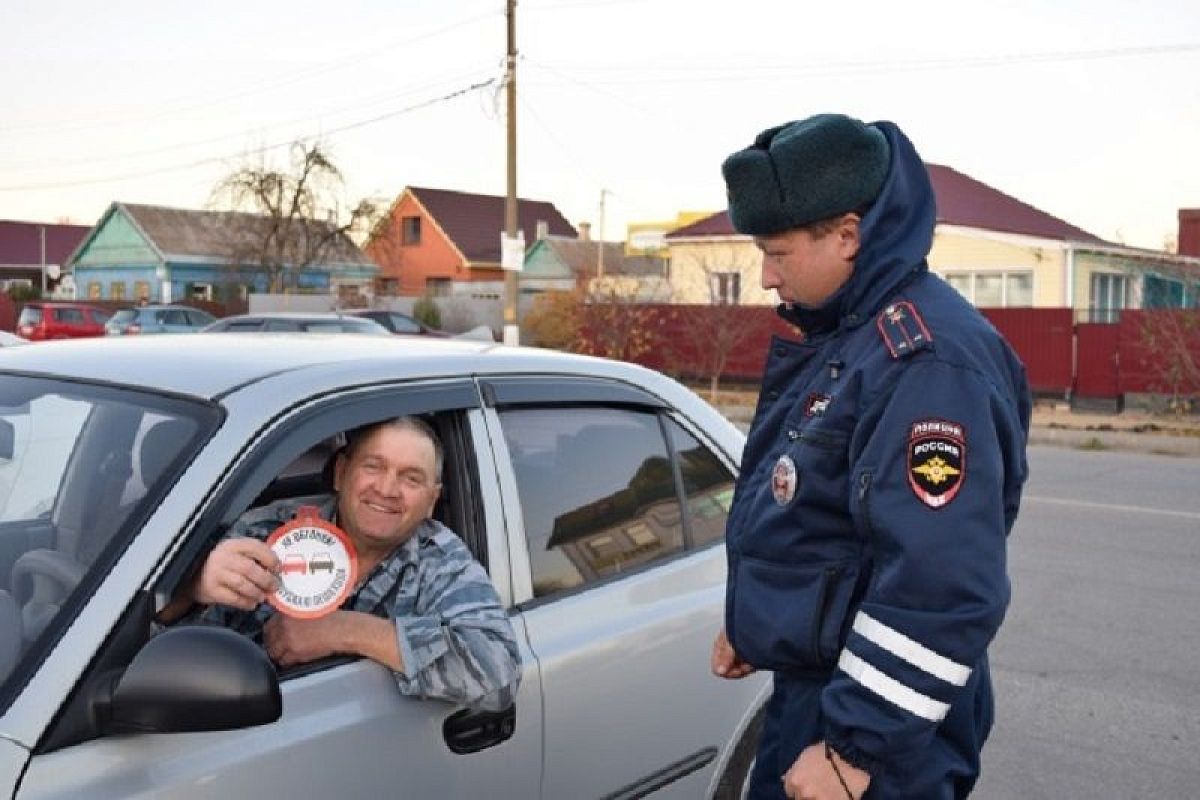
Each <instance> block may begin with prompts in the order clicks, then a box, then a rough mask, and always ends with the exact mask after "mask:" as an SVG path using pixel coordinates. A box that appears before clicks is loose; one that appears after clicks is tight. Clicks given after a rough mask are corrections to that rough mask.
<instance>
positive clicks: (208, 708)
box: [105, 625, 283, 733]
mask: <svg viewBox="0 0 1200 800" xmlns="http://www.w3.org/2000/svg"><path fill="white" fill-rule="evenodd" d="M282 713H283V700H282V698H281V697H280V694H279V678H278V677H277V676H276V674H275V666H274V665H273V664H272V663H271V660H270V659H269V658H267V654H266V653H265V652H263V650H262V648H260V647H259V646H258V645H256V644H254V643H253V642H251V641H250V640H249V639H247V638H245V637H244V636H241V635H240V634H237V633H234V632H233V631H231V630H227V629H225V628H219V627H215V626H212V627H209V626H205V625H183V626H180V627H177V628H171V629H170V630H166V631H164V632H162V633H160V634H159V635H157V636H155V637H154V638H152V639H151V640H150V641H148V642H147V643H146V644H145V646H144V647H142V649H141V650H140V651H138V653H137V655H136V656H134V658H133V662H132V663H131V664H130V665H129V667H128V669H126V670H125V672H124V674H123V675H121V677H120V678H119V679H118V680H117V683H116V686H115V687H114V689H113V692H112V700H111V701H110V704H109V714H108V724H106V725H105V732H106V733H131V732H141V733H183V732H190V731H223V730H232V729H235V728H247V727H250V726H253V725H265V724H267V723H269V722H274V721H275V720H277V719H279V716H280V714H282Z"/></svg>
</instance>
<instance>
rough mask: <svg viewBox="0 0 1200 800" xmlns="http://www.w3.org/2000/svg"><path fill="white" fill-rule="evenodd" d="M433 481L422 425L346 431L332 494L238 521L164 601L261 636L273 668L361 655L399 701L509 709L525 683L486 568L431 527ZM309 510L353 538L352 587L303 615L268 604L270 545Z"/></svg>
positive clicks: (432, 448)
mask: <svg viewBox="0 0 1200 800" xmlns="http://www.w3.org/2000/svg"><path fill="white" fill-rule="evenodd" d="M441 473H442V451H441V445H440V444H439V442H438V440H437V437H436V435H435V434H434V432H433V431H432V429H431V428H430V427H429V426H428V425H427V424H425V423H424V422H423V421H421V420H420V419H417V418H415V417H400V418H397V419H393V420H389V421H387V422H382V423H379V424H376V425H372V426H368V427H366V428H361V429H358V430H356V431H352V432H351V433H350V434H349V435H348V437H347V444H346V446H345V448H343V450H342V451H341V452H340V453H339V454H338V456H337V461H336V463H335V467H334V489H335V492H336V493H335V494H334V495H324V496H318V497H306V498H300V499H293V500H284V501H279V502H276V503H273V504H271V505H269V506H264V507H262V508H258V509H252V510H251V511H249V512H247V513H246V514H244V515H242V517H241V518H240V519H239V520H238V521H237V522H236V523H235V524H234V525H233V526H232V527H231V529H230V532H229V536H228V537H227V538H226V539H224V540H222V541H221V542H220V543H219V544H218V545H217V546H216V547H215V548H213V551H212V553H210V554H209V556H208V558H207V559H206V560H205V562H204V565H203V566H202V568H201V569H200V572H199V573H198V575H197V576H196V578H195V579H194V580H193V582H192V583H191V585H190V586H189V587H188V588H187V589H186V590H185V593H184V597H182V598H180V600H179V601H178V602H177V603H173V604H172V605H173V606H176V608H181V607H183V608H186V607H190V606H193V605H195V604H201V605H204V606H208V608H207V609H206V610H205V611H203V613H202V614H201V615H200V618H201V619H202V620H203V621H206V622H212V623H218V624H222V625H225V626H227V627H230V628H233V629H235V630H237V631H239V632H241V633H243V634H245V635H247V636H251V637H253V638H256V639H260V640H261V642H262V643H263V645H264V646H265V647H266V649H267V652H268V653H269V654H270V655H271V658H272V659H273V660H274V661H275V662H276V663H278V664H279V665H280V666H284V667H286V666H291V665H293V664H301V663H305V662H309V661H314V660H316V659H319V658H324V657H326V656H331V655H339V654H346V655H357V656H363V657H366V658H370V659H373V660H375V661H378V662H379V663H381V664H383V665H385V666H387V667H388V668H389V669H391V670H392V672H393V673H394V674H395V676H396V683H397V685H398V686H399V688H400V691H401V692H402V693H404V694H408V695H416V696H420V697H429V698H438V699H442V700H447V701H451V702H457V703H462V704H464V705H467V706H471V707H474V708H481V709H487V710H501V709H504V708H507V707H508V706H510V705H511V704H512V702H513V699H514V697H515V694H516V689H517V684H518V681H519V679H520V661H519V655H518V651H517V645H516V640H515V637H514V634H513V630H512V626H511V624H510V623H509V620H508V615H507V613H506V612H505V609H504V607H503V606H502V605H501V603H500V599H499V597H498V596H497V595H496V590H495V588H494V587H493V586H492V584H491V581H490V580H489V579H488V576H487V573H486V572H485V571H484V569H483V567H482V566H481V565H480V564H479V563H478V562H477V561H475V559H474V558H473V557H472V556H471V554H470V552H469V551H468V550H467V547H466V545H464V544H463V542H462V540H461V539H459V537H458V536H457V535H455V534H454V533H453V532H452V531H450V530H449V529H448V528H446V527H445V526H444V525H442V524H441V523H440V522H437V521H435V520H433V519H431V515H432V513H433V507H434V504H435V503H436V502H437V499H438V496H439V495H440V493H441ZM314 505H315V506H316V507H317V508H318V509H319V510H320V516H321V517H322V518H324V519H328V520H331V521H333V522H335V523H336V524H337V525H338V526H339V527H340V528H341V529H342V530H343V531H345V533H346V534H347V536H348V537H349V538H350V541H351V542H352V544H353V545H354V549H355V551H356V553H357V555H358V571H357V574H358V578H359V581H358V583H357V585H356V586H355V587H353V590H352V591H351V593H350V595H349V597H348V598H347V599H346V600H345V602H343V603H342V605H341V607H340V608H339V609H338V610H337V611H334V612H333V613H331V614H329V615H327V616H323V617H320V618H318V619H299V618H294V617H289V616H286V615H284V614H282V613H277V612H276V610H275V609H274V608H273V607H272V606H271V605H269V604H268V603H267V602H266V600H267V598H268V597H269V596H271V595H272V594H273V593H274V592H275V590H276V588H277V586H278V580H279V577H278V576H279V575H280V573H281V571H282V570H283V569H284V568H285V565H284V564H282V563H281V562H280V560H279V559H278V558H277V557H276V555H275V553H274V552H273V551H272V549H271V548H270V547H268V546H267V545H266V544H265V540H266V538H267V537H268V536H269V535H270V534H271V532H272V531H274V530H275V529H276V528H278V527H279V526H280V525H282V524H284V523H287V522H289V521H291V520H292V519H293V518H295V517H296V515H297V513H298V512H299V511H300V509H301V508H302V507H305V506H314ZM165 616H166V617H167V618H169V617H170V616H171V614H166V615H165Z"/></svg>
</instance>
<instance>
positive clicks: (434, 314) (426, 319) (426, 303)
mask: <svg viewBox="0 0 1200 800" xmlns="http://www.w3.org/2000/svg"><path fill="white" fill-rule="evenodd" d="M413 316H414V317H415V318H416V319H417V320H419V321H420V322H423V323H425V324H426V325H428V326H429V327H431V328H437V329H438V330H441V328H442V310H441V309H440V308H438V304H437V303H436V302H434V299H433V298H432V297H430V296H429V295H423V296H422V297H421V298H420V299H419V300H417V302H415V303H413Z"/></svg>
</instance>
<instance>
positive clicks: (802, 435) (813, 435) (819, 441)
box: [788, 431, 846, 450]
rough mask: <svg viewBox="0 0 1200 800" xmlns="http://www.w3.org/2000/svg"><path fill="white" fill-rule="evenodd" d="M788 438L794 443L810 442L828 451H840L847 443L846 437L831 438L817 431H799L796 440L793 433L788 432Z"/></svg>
mask: <svg viewBox="0 0 1200 800" xmlns="http://www.w3.org/2000/svg"><path fill="white" fill-rule="evenodd" d="M788 438H789V439H792V440H793V441H795V439H799V440H800V441H802V442H809V443H810V444H813V445H816V446H817V447H821V448H824V449H826V450H832V449H839V448H841V446H842V445H844V444H845V443H846V439H845V437H839V436H831V435H829V434H827V433H817V432H816V431H799V432H797V433H796V435H795V437H794V438H793V435H792V432H791V431H788Z"/></svg>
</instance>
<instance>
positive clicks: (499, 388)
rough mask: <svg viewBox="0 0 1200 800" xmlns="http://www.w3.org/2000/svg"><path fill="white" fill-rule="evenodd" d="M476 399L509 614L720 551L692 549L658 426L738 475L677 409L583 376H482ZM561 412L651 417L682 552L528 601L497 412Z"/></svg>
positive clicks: (681, 493) (525, 552) (524, 555)
mask: <svg viewBox="0 0 1200 800" xmlns="http://www.w3.org/2000/svg"><path fill="white" fill-rule="evenodd" d="M479 383H480V393H481V395H482V396H483V400H484V409H483V415H484V419H485V421H486V423H487V425H488V427H489V429H490V430H489V437H490V439H491V443H492V453H493V457H494V458H495V463H496V471H497V479H498V482H499V485H500V489H501V499H502V502H503V504H504V515H505V519H506V520H507V521H508V528H507V545H508V551H509V564H510V567H511V569H512V581H513V600H514V605H513V608H514V610H515V611H517V612H521V613H524V612H526V611H530V610H532V609H535V608H539V607H541V606H543V605H547V604H550V603H556V602H558V601H560V600H564V599H567V598H570V597H574V596H576V595H578V594H581V593H583V592H589V591H594V590H600V589H603V588H604V587H606V586H608V585H610V584H613V583H617V582H621V581H626V580H629V579H634V578H636V577H637V576H640V575H642V574H644V573H645V572H647V571H649V570H652V569H657V568H659V567H661V566H663V565H667V564H671V563H673V562H675V561H678V560H680V559H686V558H692V557H696V556H699V555H701V554H704V553H707V552H708V551H709V550H711V548H713V547H715V546H718V545H723V544H724V540H723V539H716V540H713V541H711V542H708V543H705V544H702V545H699V546H694V545H693V544H692V538H691V531H690V526H691V520H690V516H689V514H688V509H687V497H686V493H685V489H684V485H683V476H682V474H681V470H680V465H679V463H678V458H677V456H676V454H675V451H674V447H673V444H672V442H671V438H670V435H669V433H668V431H667V429H666V426H665V423H664V420H665V419H671V420H673V421H675V422H677V423H678V424H680V426H681V427H683V428H684V430H686V431H687V432H688V433H690V434H691V435H692V436H693V437H695V438H696V440H697V441H698V442H700V443H701V444H703V445H704V446H706V447H707V448H708V449H709V450H710V451H712V452H713V453H714V454H716V455H717V457H718V458H719V459H720V460H721V462H722V463H723V464H724V465H725V466H726V467H727V468H728V469H729V471H730V472H731V473H732V474H733V476H734V480H735V482H736V480H737V476H738V474H739V470H738V468H737V466H736V463H735V462H734V461H733V459H731V458H729V454H728V453H726V452H725V451H724V450H723V449H722V448H721V447H719V446H717V444H716V443H715V442H714V441H713V440H712V439H711V438H710V437H708V436H705V435H703V433H702V432H699V431H698V426H697V425H695V424H694V423H690V422H687V421H686V420H687V416H686V415H685V414H684V413H683V411H682V410H681V409H679V408H678V407H676V406H674V405H672V404H670V403H668V402H667V401H665V400H664V399H663V398H661V397H659V396H657V395H655V394H652V393H650V392H649V391H647V390H645V389H643V388H642V387H640V386H637V385H635V384H632V383H628V382H625V381H623V380H620V379H615V378H605V377H597V376H584V375H561V376H554V377H548V376H482V377H480V379H479ZM563 406H585V407H599V408H626V409H637V410H641V411H643V412H645V411H652V412H653V413H654V414H655V416H656V417H657V418H658V421H659V431H660V435H661V436H662V437H663V443H664V446H665V447H666V448H667V452H668V454H669V457H670V459H671V469H672V476H673V479H674V481H675V493H676V498H677V501H678V502H679V504H680V511H681V514H682V517H681V520H682V524H683V529H684V534H683V535H684V547H683V548H682V549H680V550H678V551H676V552H673V553H670V554H667V555H664V556H662V557H661V558H657V559H654V560H652V561H648V562H646V563H645V564H641V565H639V566H637V567H635V568H632V569H629V570H623V571H621V572H619V573H615V574H611V575H606V576H604V577H602V578H598V579H596V580H593V581H591V582H585V583H583V584H581V585H579V586H575V587H572V588H570V589H564V590H562V591H559V592H555V593H553V594H549V595H545V596H543V597H536V596H534V591H533V575H532V564H531V559H530V556H529V544H528V539H527V537H526V534H525V517H524V513H523V508H522V506H521V495H520V488H519V486H518V485H517V480H516V473H515V470H514V468H513V464H512V455H511V453H510V452H509V449H508V444H507V441H506V440H505V437H504V429H503V423H502V422H501V419H500V412H501V411H502V410H504V409H505V408H506V407H530V408H554V407H563Z"/></svg>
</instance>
